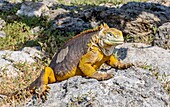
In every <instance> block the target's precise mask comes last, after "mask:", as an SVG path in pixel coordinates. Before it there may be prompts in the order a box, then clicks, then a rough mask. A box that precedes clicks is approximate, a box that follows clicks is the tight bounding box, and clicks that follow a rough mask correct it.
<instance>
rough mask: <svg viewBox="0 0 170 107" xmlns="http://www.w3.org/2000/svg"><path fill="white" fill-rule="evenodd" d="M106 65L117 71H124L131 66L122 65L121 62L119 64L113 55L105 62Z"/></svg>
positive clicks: (127, 64) (129, 64) (128, 64)
mask: <svg viewBox="0 0 170 107" xmlns="http://www.w3.org/2000/svg"><path fill="white" fill-rule="evenodd" d="M107 64H109V65H110V66H112V67H114V68H117V69H126V68H129V67H131V66H133V64H132V63H122V62H120V61H119V60H118V59H117V58H115V57H114V56H113V55H112V56H110V58H109V60H108V61H107Z"/></svg>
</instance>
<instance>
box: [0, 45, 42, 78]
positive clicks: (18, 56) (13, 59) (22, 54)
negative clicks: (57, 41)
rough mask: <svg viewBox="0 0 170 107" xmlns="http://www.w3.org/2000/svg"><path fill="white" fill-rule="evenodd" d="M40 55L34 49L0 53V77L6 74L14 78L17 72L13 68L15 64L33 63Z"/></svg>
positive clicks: (27, 48) (26, 48)
mask: <svg viewBox="0 0 170 107" xmlns="http://www.w3.org/2000/svg"><path fill="white" fill-rule="evenodd" d="M41 55H42V53H41V52H40V51H38V50H37V49H36V48H29V47H25V48H23V50H22V51H9V50H3V51H0V75H3V73H7V74H8V76H9V77H10V76H12V77H15V76H17V75H18V73H17V72H19V70H18V69H17V68H15V66H14V65H15V64H17V63H22V64H23V63H27V64H32V63H35V61H36V60H35V59H36V58H41Z"/></svg>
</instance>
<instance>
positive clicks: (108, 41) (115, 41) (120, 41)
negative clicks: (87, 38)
mask: <svg viewBox="0 0 170 107" xmlns="http://www.w3.org/2000/svg"><path fill="white" fill-rule="evenodd" d="M104 43H105V44H108V45H113V44H122V43H124V40H122V39H120V40H104Z"/></svg>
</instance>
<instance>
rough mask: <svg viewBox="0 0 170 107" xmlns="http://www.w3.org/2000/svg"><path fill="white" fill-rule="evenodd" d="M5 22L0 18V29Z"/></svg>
mask: <svg viewBox="0 0 170 107" xmlns="http://www.w3.org/2000/svg"><path fill="white" fill-rule="evenodd" d="M5 24H6V22H5V21H4V20H3V19H1V18H0V30H2V28H3V27H4V26H5Z"/></svg>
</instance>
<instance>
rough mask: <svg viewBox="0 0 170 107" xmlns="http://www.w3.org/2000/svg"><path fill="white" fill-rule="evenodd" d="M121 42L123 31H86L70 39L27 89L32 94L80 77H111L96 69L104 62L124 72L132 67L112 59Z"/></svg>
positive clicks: (103, 27)
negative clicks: (37, 90)
mask: <svg viewBox="0 0 170 107" xmlns="http://www.w3.org/2000/svg"><path fill="white" fill-rule="evenodd" d="M123 42H124V39H123V35H122V32H121V31H120V30H117V29H115V28H109V27H108V26H107V25H106V24H103V25H101V26H99V27H97V28H95V29H93V30H87V31H85V32H82V33H80V34H79V35H78V36H76V37H74V38H73V39H71V40H69V41H68V42H67V43H66V44H65V45H64V46H63V47H62V48H61V49H60V50H59V51H58V52H57V53H56V55H55V56H54V57H53V60H52V62H51V64H50V66H49V67H46V68H45V69H44V70H43V71H42V72H41V75H40V76H39V77H38V78H37V79H36V80H35V81H34V82H33V83H32V84H31V85H30V86H29V87H28V88H27V90H31V92H35V89H37V88H41V89H42V92H44V91H46V90H48V88H49V87H48V86H47V84H50V83H54V82H58V81H63V80H66V79H68V78H70V77H73V76H76V75H81V76H87V77H91V78H95V79H97V80H105V79H109V78H111V77H113V75H112V74H111V73H103V72H99V71H97V69H98V68H99V67H100V66H101V65H102V64H103V63H107V64H109V65H110V66H112V67H114V68H117V69H126V68H128V67H130V66H132V64H125V63H121V62H120V61H119V60H118V59H117V58H116V57H114V56H113V50H114V47H115V46H117V45H119V44H122V43H123Z"/></svg>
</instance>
